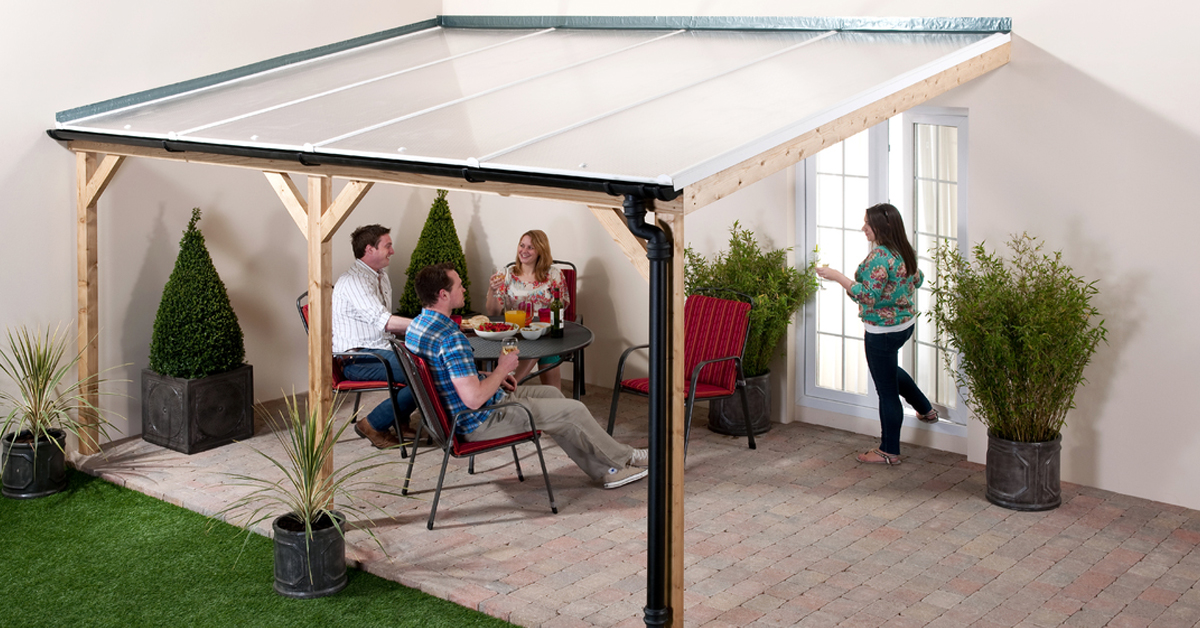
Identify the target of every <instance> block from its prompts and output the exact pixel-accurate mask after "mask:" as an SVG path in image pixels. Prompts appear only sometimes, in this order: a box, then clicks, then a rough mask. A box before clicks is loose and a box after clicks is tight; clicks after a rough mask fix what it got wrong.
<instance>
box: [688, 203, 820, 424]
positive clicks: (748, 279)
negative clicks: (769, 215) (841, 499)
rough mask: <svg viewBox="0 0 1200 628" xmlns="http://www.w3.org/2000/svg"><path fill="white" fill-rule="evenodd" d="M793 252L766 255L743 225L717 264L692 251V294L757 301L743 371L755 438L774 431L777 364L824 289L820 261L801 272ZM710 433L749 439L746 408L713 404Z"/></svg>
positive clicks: (733, 401) (736, 227) (730, 403)
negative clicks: (791, 330)
mask: <svg viewBox="0 0 1200 628" xmlns="http://www.w3.org/2000/svg"><path fill="white" fill-rule="evenodd" d="M790 250H791V249H774V250H770V251H766V250H763V249H762V247H760V246H759V244H758V240H757V239H756V238H755V237H754V232H752V231H750V230H749V229H743V228H742V227H741V225H739V224H738V223H737V222H734V223H733V226H732V227H731V228H730V230H729V248H728V249H727V250H725V251H722V252H719V253H717V254H716V255H715V256H714V257H713V258H712V259H711V260H708V259H705V258H704V257H703V256H701V255H699V254H698V253H696V252H695V251H693V250H692V248H691V247H688V248H687V250H686V255H687V265H686V267H685V268H684V284H685V289H686V291H687V294H689V295H691V294H693V293H694V292H695V291H696V290H698V289H700V288H705V287H716V288H728V289H731V290H735V291H737V292H741V293H744V294H748V295H750V296H751V297H753V298H754V308H753V309H752V310H750V333H749V336H748V337H747V340H746V351H745V354H744V355H743V357H742V368H743V370H744V371H745V373H746V392H747V397H748V398H749V406H750V425H751V429H753V430H754V433H755V434H761V433H763V432H766V431H767V430H769V429H771V422H770V416H769V415H770V399H771V389H770V380H769V376H770V364H771V360H772V359H773V358H774V357H775V352H776V351H777V350H778V349H779V343H780V341H781V340H782V339H783V337H784V335H785V334H786V333H787V326H788V325H789V324H791V322H792V319H793V317H794V316H795V314H796V311H797V310H799V309H800V306H802V305H803V304H804V302H805V301H807V300H808V299H809V298H811V297H812V296H813V295H814V294H816V291H817V287H818V280H817V274H816V268H817V260H816V256H815V255H814V256H813V259H811V260H810V261H809V262H808V264H807V265H806V266H805V267H804V269H803V270H801V269H799V268H797V267H795V266H792V265H789V264H788V262H787V254H788V252H789V251H790ZM731 298H732V297H731ZM708 427H709V429H711V430H713V431H715V432H718V433H721V434H731V435H736V436H745V435H746V434H745V432H746V428H745V421H744V420H743V418H742V407H741V404H740V403H739V402H737V400H736V399H719V400H714V401H711V402H709V406H708Z"/></svg>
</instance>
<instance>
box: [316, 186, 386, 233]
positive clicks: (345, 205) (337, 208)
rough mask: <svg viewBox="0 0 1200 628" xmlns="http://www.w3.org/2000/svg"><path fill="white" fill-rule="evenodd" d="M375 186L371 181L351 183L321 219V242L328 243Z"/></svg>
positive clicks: (343, 189)
mask: <svg viewBox="0 0 1200 628" xmlns="http://www.w3.org/2000/svg"><path fill="white" fill-rule="evenodd" d="M373 185H375V184H374V183H372V182H370V181H349V182H347V183H346V187H344V188H342V191H341V192H340V193H339V194H338V197H337V199H336V200H334V201H333V204H332V205H330V206H329V210H328V211H326V212H325V215H324V216H322V217H321V240H322V241H324V242H328V241H329V240H330V238H332V237H333V234H335V233H337V230H338V228H340V227H341V226H342V223H343V222H346V219H347V218H349V217H350V212H352V211H354V208H355V207H358V204H359V203H360V202H362V200H363V197H364V196H366V194H367V192H368V191H369V190H370V189H371V186H373Z"/></svg>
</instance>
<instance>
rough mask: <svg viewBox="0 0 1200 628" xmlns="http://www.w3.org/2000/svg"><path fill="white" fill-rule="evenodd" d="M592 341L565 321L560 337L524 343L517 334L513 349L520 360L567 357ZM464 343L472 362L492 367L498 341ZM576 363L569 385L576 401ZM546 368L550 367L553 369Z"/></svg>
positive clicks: (473, 339)
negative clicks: (472, 354) (468, 348)
mask: <svg viewBox="0 0 1200 628" xmlns="http://www.w3.org/2000/svg"><path fill="white" fill-rule="evenodd" d="M595 339H596V336H595V335H594V334H592V330H590V329H588V328H587V327H584V326H583V325H580V324H579V323H572V322H569V321H568V322H564V323H563V336H562V338H551V337H550V336H548V335H543V336H542V337H541V338H538V339H537V340H526V339H525V338H523V337H522V336H521V335H520V334H517V349H519V350H520V352H521V359H522V360H529V359H538V358H545V357H549V356H552V355H558V356H567V355H572V354H576V353H578V352H580V351H582V350H583V349H584V348H585V347H587V346H588V345H590V344H592V341H593V340H595ZM467 340H468V341H470V343H471V349H472V350H473V351H474V352H475V361H476V362H479V363H486V364H495V363H496V360H497V359H499V358H500V341H499V340H487V339H484V338H480V337H479V336H476V335H475V334H470V335H468V336H467ZM579 363H580V361H579V359H578V358H577V359H576V360H575V371H574V379H573V380H572V382H571V385H572V389H573V390H572V392H573V394H574V397H575V398H576V399H578V398H579V395H580V394H581V393H582V392H583V379H582V378H581V377H580V376H579ZM555 366H557V365H555ZM548 368H553V366H552V367H548ZM542 370H544V369H542ZM542 370H538V371H534V372H532V373H530V374H529V375H528V376H527V377H526V378H525V379H526V380H528V379H529V378H530V377H533V376H534V375H537V374H539V373H541V372H542Z"/></svg>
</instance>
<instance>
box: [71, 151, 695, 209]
mask: <svg viewBox="0 0 1200 628" xmlns="http://www.w3.org/2000/svg"><path fill="white" fill-rule="evenodd" d="M67 147H68V148H69V149H70V150H73V151H75V152H77V153H78V152H96V153H108V154H112V155H123V156H128V157H147V158H150V159H163V160H167V161H181V162H186V163H198V164H209V165H215V166H229V167H234V168H248V169H250V170H258V171H261V172H268V171H269V172H277V173H285V172H289V173H294V174H300V175H303V176H327V177H333V178H337V179H348V180H352V181H362V182H370V183H399V184H402V185H410V186H414V187H423V188H430V189H439V188H440V189H446V190H462V191H465V192H475V193H479V194H498V195H500V196H516V197H521V198H536V199H543V200H551V201H563V202H566V203H574V204H580V205H599V206H602V207H617V208H619V207H621V202H622V200H623V199H622V198H621V197H620V196H613V195H611V194H605V193H604V192H588V191H584V190H564V189H559V188H552V187H545V186H539V185H519V184H515V183H497V182H492V181H486V182H483V183H471V182H469V181H467V180H465V179H462V178H459V177H440V176H434V175H425V174H414V173H409V172H391V171H386V170H374V169H371V168H363V167H352V166H336V165H330V164H320V165H315V166H305V165H303V164H301V163H299V162H296V161H291V160H283V159H260V158H253V157H241V156H236V155H214V154H210V153H200V152H182V153H176V152H169V151H167V150H165V149H163V148H153V147H148V146H125V145H122V144H114V143H110V142H93V141H85V140H74V141H70V142H67ZM313 159H314V160H319V159H320V157H319V156H313ZM654 211H656V212H662V213H682V212H683V197H682V196H681V197H679V198H676V199H675V200H673V201H658V202H656V203H654Z"/></svg>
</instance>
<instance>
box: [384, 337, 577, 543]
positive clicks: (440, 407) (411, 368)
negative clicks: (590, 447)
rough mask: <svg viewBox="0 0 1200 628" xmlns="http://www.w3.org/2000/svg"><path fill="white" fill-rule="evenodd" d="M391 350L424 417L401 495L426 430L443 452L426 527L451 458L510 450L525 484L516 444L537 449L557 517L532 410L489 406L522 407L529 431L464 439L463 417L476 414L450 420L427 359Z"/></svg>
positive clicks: (404, 350)
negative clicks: (461, 432) (460, 427)
mask: <svg viewBox="0 0 1200 628" xmlns="http://www.w3.org/2000/svg"><path fill="white" fill-rule="evenodd" d="M392 347H393V348H395V349H396V353H397V354H399V356H400V366H402V367H404V374H405V376H407V377H408V381H409V382H411V383H412V384H413V387H412V389H413V398H415V399H416V400H417V407H418V408H420V409H421V415H422V416H423V417H424V420H423V421H421V425H420V426H418V427H417V437H416V439H414V440H413V452H412V457H411V458H409V459H408V472H407V473H405V474H404V486H403V487H402V488H401V489H400V494H401V495H408V486H409V482H410V481H411V480H412V470H413V464H414V463H416V461H417V449H418V447H417V444H416V443H419V442H421V433H422V432H423V431H426V430H427V431H428V432H429V433H430V435H431V436H432V437H433V440H434V442H435V443H437V445H438V447H441V449H442V451H443V452H444V455H443V456H442V470H441V473H439V474H438V483H437V489H436V490H435V491H434V493H433V507H432V508H430V510H429V522H428V523H426V524H425V527H426V528H428V529H430V530H432V529H433V519H434V517H436V516H437V507H438V500H439V499H440V498H441V495H442V485H443V484H444V483H445V481H446V465H447V464H448V463H449V462H450V457H451V456H453V457H455V458H472V459H474V458H473V457H474V456H475V455H476V454H482V453H487V452H489V451H493V450H497V449H503V448H505V447H508V448H511V449H512V454H513V462H514V463H515V464H516V466H517V479H519V480H520V481H522V482H524V481H525V475H524V474H523V473H522V472H521V459H520V458H519V457H518V456H517V445H518V444H520V443H533V445H534V447H536V448H537V455H538V462H540V463H541V465H542V477H543V478H544V479H545V480H546V494H547V495H549V496H550V511H551V512H553V513H554V514H558V506H557V505H556V504H555V503H554V489H553V488H551V487H550V474H549V473H548V472H547V471H546V459H545V457H543V456H542V443H541V441H540V438H541V435H542V433H541V432H539V431H538V429H537V426H536V425H534V422H533V415H532V414H530V413H529V410H528V409H527V408H526V407H525V406H522V405H521V404H519V403H516V402H508V403H500V404H496V405H494V406H489V408H490V409H496V408H506V407H517V408H520V409H521V410H522V411H523V412H524V413H525V414H526V416H528V417H529V431H528V432H522V433H520V434H514V435H512V436H505V437H503V438H494V439H491V440H482V441H467V440H463V439H462V438H461V437H459V435H458V432H457V427H458V421H459V419H461V418H462V417H463V415H465V414H469V413H470V412H474V410H471V411H467V412H460V413H458V414H456V415H455V416H454V417H453V418H451V417H450V415H449V414H448V413H447V412H446V406H445V405H444V404H443V403H442V398H441V396H440V395H438V392H437V387H436V386H435V385H434V383H433V375H432V374H431V373H430V372H429V367H428V366H427V365H426V364H425V360H424V359H423V358H421V357H420V356H417V355H414V354H413V353H412V352H411V351H409V350H408V349H407V348H406V347H405V346H404V345H402V344H401V343H399V342H396V341H392ZM418 382H419V383H418ZM470 472H471V473H474V469H471V470H470Z"/></svg>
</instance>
